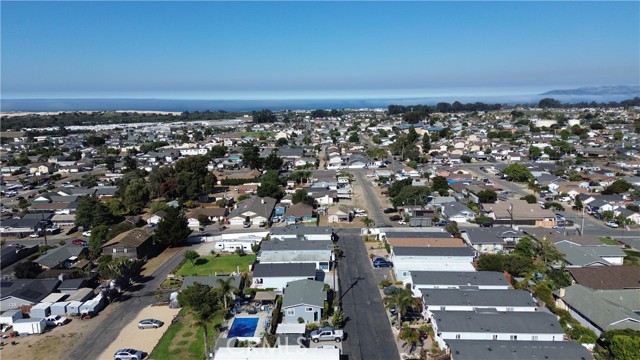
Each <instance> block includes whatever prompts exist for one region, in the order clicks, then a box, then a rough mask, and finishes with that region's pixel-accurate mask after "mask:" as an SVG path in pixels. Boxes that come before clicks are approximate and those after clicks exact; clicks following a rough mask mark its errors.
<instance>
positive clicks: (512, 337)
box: [509, 335, 518, 340]
mask: <svg viewBox="0 0 640 360" xmlns="http://www.w3.org/2000/svg"><path fill="white" fill-rule="evenodd" d="M509 340H518V335H511V336H510V337H509Z"/></svg>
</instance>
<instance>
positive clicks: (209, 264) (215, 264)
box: [177, 254, 256, 276]
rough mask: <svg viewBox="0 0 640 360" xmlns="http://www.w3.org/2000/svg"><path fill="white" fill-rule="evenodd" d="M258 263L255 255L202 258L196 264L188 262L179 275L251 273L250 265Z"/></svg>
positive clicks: (179, 271)
mask: <svg viewBox="0 0 640 360" xmlns="http://www.w3.org/2000/svg"><path fill="white" fill-rule="evenodd" d="M255 261H256V255H255V254H247V255H245V256H238V255H236V254H233V255H220V256H201V257H199V258H198V259H196V261H195V262H194V264H191V262H190V261H186V262H185V263H184V264H183V265H182V266H181V267H180V269H178V272H177V274H178V275H181V276H196V275H198V276H207V275H210V276H212V275H216V274H218V275H221V274H230V273H232V272H236V271H238V267H240V272H247V271H249V264H251V263H253V262H255Z"/></svg>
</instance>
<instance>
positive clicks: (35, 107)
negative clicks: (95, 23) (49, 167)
mask: <svg viewBox="0 0 640 360" xmlns="http://www.w3.org/2000/svg"><path fill="white" fill-rule="evenodd" d="M545 97H550V96H549V95H542V94H530V95H503V96H497V95H492V96H454V95H451V96H434V97H414V98H381V99H306V100H304V99H295V100H259V99H258V100H181V99H2V100H0V111H1V112H2V113H10V112H60V111H64V112H69V111H122V110H130V111H163V112H183V111H205V110H211V111H215V110H225V111H251V110H259V109H271V110H274V111H280V110H311V109H361V108H386V107H387V106H388V105H391V104H396V105H415V104H424V105H435V104H437V103H439V102H449V103H452V102H454V101H460V102H462V103H471V102H478V101H480V102H484V103H488V104H505V105H516V104H536V103H538V101H539V100H540V99H542V98H545ZM552 97H553V98H554V99H557V100H559V101H561V102H563V103H576V102H582V101H586V102H591V101H595V102H609V101H622V100H626V99H630V98H632V97H633V96H629V95H600V96H599V95H555V96H552Z"/></svg>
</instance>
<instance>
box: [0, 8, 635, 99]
mask: <svg viewBox="0 0 640 360" xmlns="http://www.w3.org/2000/svg"><path fill="white" fill-rule="evenodd" d="M0 7H1V10H2V11H1V20H2V24H1V30H2V34H1V38H2V45H1V50H2V51H1V55H0V56H1V60H2V63H1V64H2V66H1V68H0V71H1V75H2V76H1V82H0V85H1V88H0V97H2V98H3V99H171V100H309V99H397V98H424V97H456V96H457V97H473V96H476V97H480V96H481V97H490V96H524V95H536V94H540V93H543V92H547V91H551V90H556V89H572V88H579V87H585V86H602V85H638V84H640V67H638V63H640V19H639V18H638V16H637V14H638V13H640V2H636V1H629V2H591V1H587V2H573V1H572V2H327V3H324V2H323V3H319V2H259V3H256V2H184V3H182V2H13V1H3V2H1V3H0Z"/></svg>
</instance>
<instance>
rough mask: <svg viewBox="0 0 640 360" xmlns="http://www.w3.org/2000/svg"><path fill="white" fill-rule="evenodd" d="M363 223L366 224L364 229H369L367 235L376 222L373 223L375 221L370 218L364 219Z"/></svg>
mask: <svg viewBox="0 0 640 360" xmlns="http://www.w3.org/2000/svg"><path fill="white" fill-rule="evenodd" d="M361 221H362V223H363V224H364V227H366V228H367V234H368V233H369V229H370V228H371V227H372V226H373V225H374V224H375V223H376V222H375V221H373V219H371V218H369V217H368V216H366V217H363V218H362V219H361Z"/></svg>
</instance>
